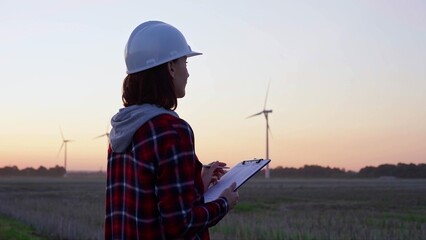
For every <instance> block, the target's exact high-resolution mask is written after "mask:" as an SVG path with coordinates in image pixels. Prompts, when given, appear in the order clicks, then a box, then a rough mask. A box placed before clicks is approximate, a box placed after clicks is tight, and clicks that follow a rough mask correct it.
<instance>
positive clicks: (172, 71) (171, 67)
mask: <svg viewBox="0 0 426 240" xmlns="http://www.w3.org/2000/svg"><path fill="white" fill-rule="evenodd" d="M167 70H169V74H170V76H172V78H174V77H175V63H174V62H173V61H170V62H168V63H167Z"/></svg>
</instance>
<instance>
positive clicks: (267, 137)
mask: <svg viewBox="0 0 426 240" xmlns="http://www.w3.org/2000/svg"><path fill="white" fill-rule="evenodd" d="M269 85H271V81H269V83H268V89H267V90H266V97H265V104H264V105H263V110H262V111H261V112H258V113H255V114H253V115H250V116H248V117H247V118H251V117H255V116H258V115H261V114H263V115H264V116H265V119H266V159H269V132H270V131H271V129H270V128H269V120H268V114H269V113H272V109H266V102H267V100H268V93H269ZM269 176H270V175H269V164H267V165H266V170H265V178H269Z"/></svg>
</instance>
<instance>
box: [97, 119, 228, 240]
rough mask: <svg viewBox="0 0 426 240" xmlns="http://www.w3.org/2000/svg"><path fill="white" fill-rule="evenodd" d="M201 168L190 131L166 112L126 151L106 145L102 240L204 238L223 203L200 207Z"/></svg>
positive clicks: (225, 206) (140, 131) (224, 207)
mask: <svg viewBox="0 0 426 240" xmlns="http://www.w3.org/2000/svg"><path fill="white" fill-rule="evenodd" d="M201 168H202V164H201V163H200V161H199V160H198V158H197V156H196V155H195V151H194V134H193V132H192V129H191V127H190V126H189V124H188V123H186V122H185V121H184V120H182V119H179V118H176V117H174V116H171V115H169V114H163V115H159V116H157V117H155V118H153V119H151V120H150V121H148V122H146V123H145V124H144V125H143V126H141V127H140V128H139V129H138V130H137V132H136V133H135V135H134V137H133V141H132V143H131V145H130V146H129V147H128V149H127V150H126V152H123V153H115V152H112V151H111V147H110V148H109V150H108V173H107V174H108V178H107V188H106V216H105V239H126V240H130V239H176V238H182V239H209V232H208V227H211V226H213V225H215V224H216V223H217V222H219V220H220V219H222V218H223V217H224V216H225V214H226V213H227V212H228V203H227V201H226V199H225V198H219V199H217V200H215V201H213V202H209V203H206V204H204V198H203V192H204V184H203V181H202V178H201Z"/></svg>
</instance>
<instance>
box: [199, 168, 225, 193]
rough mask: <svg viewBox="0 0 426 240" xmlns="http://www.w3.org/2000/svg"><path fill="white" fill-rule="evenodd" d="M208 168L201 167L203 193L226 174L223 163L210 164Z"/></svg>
mask: <svg viewBox="0 0 426 240" xmlns="http://www.w3.org/2000/svg"><path fill="white" fill-rule="evenodd" d="M208 166H209V167H203V170H202V171H201V176H202V178H203V182H204V191H207V189H208V188H209V186H210V185H212V186H214V185H216V183H217V182H218V181H219V180H220V178H221V177H222V176H223V175H224V174H225V173H226V171H225V170H224V169H223V167H225V166H226V163H224V162H219V161H216V162H212V163H210V164H209V165H208Z"/></svg>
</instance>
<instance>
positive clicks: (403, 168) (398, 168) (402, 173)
mask: <svg viewBox="0 0 426 240" xmlns="http://www.w3.org/2000/svg"><path fill="white" fill-rule="evenodd" d="M358 176H359V177H370V178H373V177H388V176H392V177H397V178H426V164H423V163H422V164H418V165H416V164H413V163H410V164H405V163H398V164H397V165H391V164H382V165H379V166H378V167H370V166H368V167H365V168H362V169H361V170H360V171H359V173H358Z"/></svg>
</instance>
